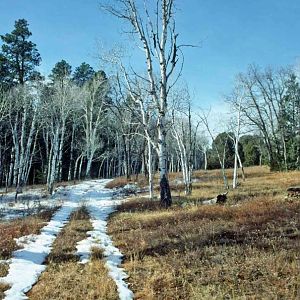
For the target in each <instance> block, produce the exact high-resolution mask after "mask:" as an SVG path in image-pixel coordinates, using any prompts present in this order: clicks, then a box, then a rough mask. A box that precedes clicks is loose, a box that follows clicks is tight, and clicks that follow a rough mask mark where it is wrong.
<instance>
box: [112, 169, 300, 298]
mask: <svg viewBox="0 0 300 300" xmlns="http://www.w3.org/2000/svg"><path fill="white" fill-rule="evenodd" d="M179 176H180V175H178V174H171V176H170V178H171V179H170V181H171V185H172V186H173V195H175V196H174V197H173V199H174V205H173V206H172V208H171V209H169V210H161V209H160V207H159V204H158V202H157V201H148V200H146V199H145V198H140V199H139V198H135V199H132V200H131V201H129V202H127V203H124V204H123V205H122V206H121V207H120V208H119V210H118V213H115V214H114V216H113V217H112V218H111V219H110V222H109V232H110V234H111V235H112V236H113V239H114V241H115V244H116V246H117V247H119V248H120V249H121V251H122V252H123V254H124V255H125V260H124V267H125V268H126V271H127V272H128V274H129V276H130V278H129V283H130V286H131V288H132V289H133V291H134V293H135V296H136V298H137V299H299V298H300V200H299V199H296V198H293V199H286V198H285V196H286V188H287V187H289V186H291V185H299V183H300V172H296V171H295V172H288V173H270V172H269V171H268V169H267V168H265V167H255V168H248V169H246V177H247V178H246V181H245V182H242V183H241V185H240V186H239V188H238V189H237V190H234V191H233V190H229V193H228V203H226V205H224V206H220V205H215V206H205V205H201V200H204V199H209V198H213V197H215V196H216V195H217V194H218V193H220V192H223V183H222V180H220V175H219V171H201V172H196V173H195V178H196V179H197V182H195V183H194V185H193V193H192V195H191V196H188V197H186V196H184V195H183V193H182V190H180V188H181V187H180V186H179V185H177V186H176V185H175V184H174V179H176V177H179ZM121 181H122V180H121V179H118V180H117V181H116V182H115V184H118V182H121ZM113 184H114V182H112V183H111V185H113ZM174 189H177V191H175V192H174ZM189 203H190V204H191V205H188V204H189ZM183 204H185V205H183Z"/></svg>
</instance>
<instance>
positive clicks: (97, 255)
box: [91, 246, 104, 260]
mask: <svg viewBox="0 0 300 300" xmlns="http://www.w3.org/2000/svg"><path fill="white" fill-rule="evenodd" d="M103 258H104V253H103V249H102V248H100V247H95V246H94V247H92V248H91V259H92V260H97V259H103Z"/></svg>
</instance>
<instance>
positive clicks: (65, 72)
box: [49, 59, 72, 82]
mask: <svg viewBox="0 0 300 300" xmlns="http://www.w3.org/2000/svg"><path fill="white" fill-rule="evenodd" d="M71 73H72V67H71V65H70V64H69V63H67V62H66V61H65V60H64V59H63V60H61V61H59V62H57V63H56V64H55V66H54V68H53V69H52V72H51V74H50V76H49V77H50V78H51V79H52V80H53V81H60V82H63V81H64V80H65V79H70V77H71Z"/></svg>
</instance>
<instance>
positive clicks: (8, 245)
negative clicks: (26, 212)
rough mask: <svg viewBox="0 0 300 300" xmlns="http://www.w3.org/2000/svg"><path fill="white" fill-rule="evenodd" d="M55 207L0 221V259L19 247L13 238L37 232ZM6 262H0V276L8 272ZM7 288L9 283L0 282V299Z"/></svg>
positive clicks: (7, 256)
mask: <svg viewBox="0 0 300 300" xmlns="http://www.w3.org/2000/svg"><path fill="white" fill-rule="evenodd" d="M57 209H58V207H56V208H49V209H45V210H44V211H42V212H41V213H39V214H37V215H34V216H29V217H25V218H22V219H16V220H12V221H8V222H2V223H0V237H1V239H0V260H2V259H4V260H5V259H8V258H10V257H11V255H12V252H13V251H15V250H17V249H19V248H20V247H19V246H18V245H17V243H16V241H15V239H16V238H19V237H21V236H24V235H28V234H39V233H40V230H41V228H42V227H44V226H45V223H46V222H49V221H50V219H51V217H52V216H53V214H54V213H55V211H56V210H57ZM8 268H9V266H8V264H6V263H0V277H5V276H6V275H7V274H8ZM8 288H9V285H7V284H2V283H0V299H3V298H4V292H5V291H6V290H7V289H8Z"/></svg>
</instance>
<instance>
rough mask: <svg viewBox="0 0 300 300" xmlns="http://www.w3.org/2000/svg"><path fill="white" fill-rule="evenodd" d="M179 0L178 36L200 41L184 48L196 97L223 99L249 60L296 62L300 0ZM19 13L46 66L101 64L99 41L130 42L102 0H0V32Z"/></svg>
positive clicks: (200, 101)
mask: <svg viewBox="0 0 300 300" xmlns="http://www.w3.org/2000/svg"><path fill="white" fill-rule="evenodd" d="M138 1H141V0H138ZM148 1H150V0H148ZM176 3H177V4H176V5H177V8H178V9H177V15H176V17H177V30H178V32H179V37H180V40H181V42H184V43H191V44H195V45H201V47H199V48H189V49H186V50H185V66H184V73H183V77H184V80H185V81H186V82H187V83H188V85H189V87H190V89H191V91H192V94H193V95H194V103H195V104H196V105H199V106H202V107H205V106H206V107H207V106H209V105H215V104H216V103H219V101H220V99H221V98H222V94H223V93H225V94H226V93H228V92H229V91H230V89H231V87H232V85H233V81H234V77H235V75H236V74H237V73H238V72H243V71H245V70H246V69H247V66H248V65H249V64H251V63H256V64H258V65H260V66H262V67H265V66H269V65H272V66H282V65H293V64H296V63H297V62H299V56H300V39H299V34H300V18H299V16H300V1H299V0H286V1H284V0H185V1H184V0H177V2H176ZM19 18H25V19H27V21H28V22H29V25H30V30H31V31H32V33H33V35H32V40H33V41H34V42H35V43H36V44H37V48H38V50H39V52H40V54H41V56H42V59H43V61H42V65H41V68H40V69H41V71H42V72H43V73H45V74H47V73H48V72H49V71H50V70H51V69H52V68H53V66H54V64H55V63H56V62H57V61H59V60H61V59H65V60H66V61H68V62H69V63H70V64H71V65H72V66H73V68H75V67H76V66H78V65H79V64H80V63H81V62H83V61H86V62H88V63H90V64H92V65H93V66H94V67H95V68H97V66H98V60H97V58H96V56H97V47H96V44H97V41H98V42H100V43H101V44H103V45H104V46H105V47H106V48H109V47H113V46H115V45H117V44H119V43H122V44H126V43H128V40H126V37H125V36H124V34H122V26H123V25H122V23H120V22H119V21H118V20H116V19H114V18H113V17H111V16H109V15H107V14H104V13H103V12H101V11H100V9H99V1H97V0H63V1H61V0H51V1H44V0H0V34H4V33H7V32H10V31H11V30H12V29H13V24H14V21H15V20H16V19H19ZM138 57H140V56H138ZM141 63H143V62H141Z"/></svg>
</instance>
